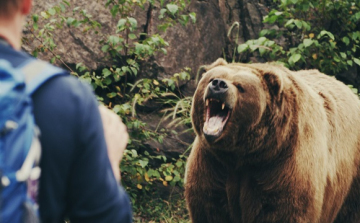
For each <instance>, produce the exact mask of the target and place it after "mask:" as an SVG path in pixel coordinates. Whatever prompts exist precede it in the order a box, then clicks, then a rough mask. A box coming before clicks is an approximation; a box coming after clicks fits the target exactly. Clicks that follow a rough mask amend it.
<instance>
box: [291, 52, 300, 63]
mask: <svg viewBox="0 0 360 223" xmlns="http://www.w3.org/2000/svg"><path fill="white" fill-rule="evenodd" d="M300 58H301V55H300V54H293V55H291V57H290V58H289V63H290V64H295V63H296V62H298V61H299V60H300Z"/></svg>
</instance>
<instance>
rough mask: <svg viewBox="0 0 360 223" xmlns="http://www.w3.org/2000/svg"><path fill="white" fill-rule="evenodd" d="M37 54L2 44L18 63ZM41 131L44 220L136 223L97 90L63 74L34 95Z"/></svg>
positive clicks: (1, 50) (1, 51) (4, 55)
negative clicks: (114, 163) (115, 167)
mask: <svg viewBox="0 0 360 223" xmlns="http://www.w3.org/2000/svg"><path fill="white" fill-rule="evenodd" d="M31 58H32V57H31V56H29V55H28V54H26V53H24V52H19V51H16V50H14V49H13V48H12V47H10V46H9V45H5V44H2V43H0V59H6V60H8V61H9V62H10V63H12V65H13V66H14V67H17V66H20V65H21V64H23V63H24V62H25V61H27V60H29V59H31ZM33 103H34V114H35V120H36V124H37V125H38V126H39V128H40V131H41V138H40V141H41V145H42V158H41V162H40V167H41V170H42V172H41V178H40V187H39V205H40V216H41V220H42V222H54V223H57V222H64V221H63V220H64V218H69V219H70V221H71V223H75V222H87V223H91V222H94V223H96V222H99V223H106V222H110V223H117V222H119V223H120V222H124V223H127V222H131V218H132V217H131V215H132V212H131V206H130V201H129V198H128V196H127V194H126V193H125V191H124V189H123V188H122V187H121V186H119V185H118V183H117V182H116V179H115V177H114V175H113V172H112V168H111V165H110V161H109V158H108V155H107V148H106V142H105V139H104V133H103V127H102V122H101V117H100V114H99V110H98V104H97V101H96V99H95V97H94V95H93V93H92V91H91V88H90V87H89V86H87V85H85V84H83V83H81V82H79V81H78V80H77V79H76V78H74V77H72V76H70V75H65V76H57V77H54V78H52V79H50V80H49V81H47V82H46V83H45V84H44V85H42V86H41V87H40V88H39V89H38V90H37V91H36V92H35V94H34V95H33Z"/></svg>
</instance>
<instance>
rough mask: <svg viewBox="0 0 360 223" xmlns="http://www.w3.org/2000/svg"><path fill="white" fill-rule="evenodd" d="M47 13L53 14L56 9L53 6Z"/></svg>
mask: <svg viewBox="0 0 360 223" xmlns="http://www.w3.org/2000/svg"><path fill="white" fill-rule="evenodd" d="M48 13H49V14H50V15H55V14H56V10H55V9H54V8H51V9H49V10H48Z"/></svg>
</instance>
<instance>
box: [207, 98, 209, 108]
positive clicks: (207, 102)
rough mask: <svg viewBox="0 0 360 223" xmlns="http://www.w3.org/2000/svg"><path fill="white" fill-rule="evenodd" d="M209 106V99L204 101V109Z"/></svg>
mask: <svg viewBox="0 0 360 223" xmlns="http://www.w3.org/2000/svg"><path fill="white" fill-rule="evenodd" d="M207 106H209V99H206V107H207Z"/></svg>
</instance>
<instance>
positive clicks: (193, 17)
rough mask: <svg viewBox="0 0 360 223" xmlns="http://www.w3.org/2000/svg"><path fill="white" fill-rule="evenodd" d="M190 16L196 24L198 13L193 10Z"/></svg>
mask: <svg viewBox="0 0 360 223" xmlns="http://www.w3.org/2000/svg"><path fill="white" fill-rule="evenodd" d="M189 16H190V19H191V21H192V23H194V24H195V22H196V13H195V12H191V13H190V14H189Z"/></svg>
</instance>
